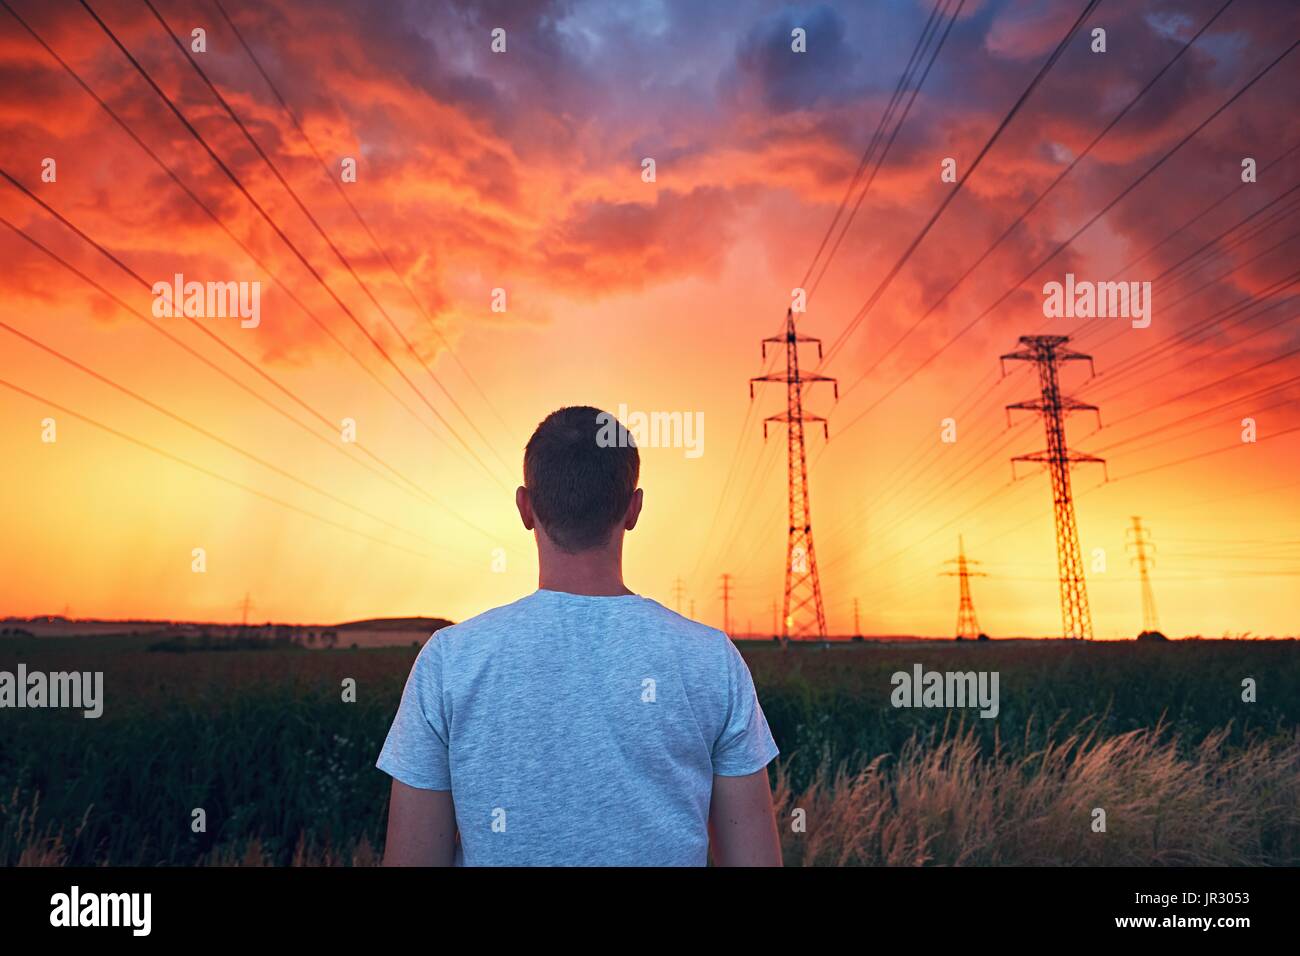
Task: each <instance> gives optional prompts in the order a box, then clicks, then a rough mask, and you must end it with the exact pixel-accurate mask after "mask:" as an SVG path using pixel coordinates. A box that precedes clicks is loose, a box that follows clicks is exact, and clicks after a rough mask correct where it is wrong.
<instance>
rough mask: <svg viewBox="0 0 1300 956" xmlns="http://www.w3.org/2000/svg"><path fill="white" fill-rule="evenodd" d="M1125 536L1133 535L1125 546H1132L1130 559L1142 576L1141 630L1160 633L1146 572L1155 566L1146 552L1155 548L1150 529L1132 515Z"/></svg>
mask: <svg viewBox="0 0 1300 956" xmlns="http://www.w3.org/2000/svg"><path fill="white" fill-rule="evenodd" d="M1124 531H1125V537H1127V536H1128V534H1129V533H1131V534H1132V535H1133V540H1132V541H1126V542H1125V547H1126V548H1132V549H1133V550H1134V552H1135V554H1134V555H1133V558H1132V559H1131V560H1132V561H1133V562H1134V563H1135V564H1137V566H1138V574H1139V575H1140V576H1141V578H1142V630H1143V631H1144V632H1146V633H1151V634H1158V633H1160V619H1159V618H1158V617H1157V616H1156V595H1155V592H1154V591H1152V590H1151V576H1150V575H1149V574H1148V573H1147V571H1148V569H1150V568H1152V567H1154V566H1155V563H1156V560H1155V558H1154V557H1152V556H1151V555H1149V554H1147V549H1148V548H1150V549H1151V550H1152V551H1154V550H1155V549H1156V546H1155V544H1154V543H1153V542H1152V541H1151V530H1150V529H1149V528H1144V527H1142V519H1141V518H1140V517H1139V516H1138V515H1133V527H1131V528H1125V529H1124Z"/></svg>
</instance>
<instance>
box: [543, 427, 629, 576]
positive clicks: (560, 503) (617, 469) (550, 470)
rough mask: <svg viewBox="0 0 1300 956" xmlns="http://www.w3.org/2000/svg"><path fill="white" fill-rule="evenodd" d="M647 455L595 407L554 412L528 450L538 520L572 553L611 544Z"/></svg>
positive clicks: (557, 545)
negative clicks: (642, 459) (612, 534)
mask: <svg viewBox="0 0 1300 956" xmlns="http://www.w3.org/2000/svg"><path fill="white" fill-rule="evenodd" d="M640 471H641V456H640V454H639V453H638V452H637V450H636V445H635V443H634V442H633V441H632V436H631V435H630V434H629V433H628V431H627V429H625V428H624V427H623V424H622V423H621V422H620V421H619V420H618V419H617V418H615V417H614V416H613V415H610V414H609V413H608V412H602V411H601V410H600V409H598V408H592V407H591V406H590V405H572V406H569V407H566V408H561V409H559V410H557V411H554V412H551V414H549V415H547V416H546V418H545V419H544V420H543V421H542V423H541V424H540V425H538V426H537V430H536V431H534V432H533V437H532V438H530V439H528V446H527V448H525V449H524V487H525V488H527V489H528V499H529V501H530V502H532V507H533V515H534V517H535V518H536V519H537V522H538V523H539V524H540V525H541V526H542V529H543V530H544V531H545V532H546V535H547V537H549V538H550V539H551V540H552V541H553V542H555V545H556V547H558V548H560V549H561V550H562V551H567V552H569V553H570V554H572V553H574V552H577V551H586V550H588V549H589V548H596V547H600V546H601V545H604V544H608V543H609V539H610V534H611V533H612V532H613V531H614V527H615V525H617V524H618V523H619V522H620V521H622V520H623V516H624V515H625V514H626V513H627V507H628V504H629V503H630V502H631V501H632V495H633V493H634V492H635V491H636V482H637V476H638V475H639V474H640Z"/></svg>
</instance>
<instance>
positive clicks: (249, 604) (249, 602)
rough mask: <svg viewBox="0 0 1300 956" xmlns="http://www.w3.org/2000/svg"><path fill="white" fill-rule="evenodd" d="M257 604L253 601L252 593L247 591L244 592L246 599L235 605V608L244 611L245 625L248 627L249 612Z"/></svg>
mask: <svg viewBox="0 0 1300 956" xmlns="http://www.w3.org/2000/svg"><path fill="white" fill-rule="evenodd" d="M256 606H257V605H256V604H254V603H253V598H252V595H250V594H249V593H248V592H247V591H245V592H244V599H243V600H242V601H240V602H239V603H238V604H236V605H235V609H236V610H239V611H242V612H243V622H244V627H248V612H249V611H251V610H252V609H253V608H255V607H256Z"/></svg>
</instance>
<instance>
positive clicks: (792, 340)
mask: <svg viewBox="0 0 1300 956" xmlns="http://www.w3.org/2000/svg"><path fill="white" fill-rule="evenodd" d="M800 342H815V343H816V344H817V358H818V359H820V358H821V355H822V343H821V340H820V339H814V338H810V337H809V336H806V335H799V334H798V332H796V331H795V327H794V312H793V311H792V310H789V309H787V310H786V313H785V334H784V335H779V336H773V337H771V338H766V339H763V360H764V361H766V360H767V346H768V344H769V343H772V344H784V345H785V372H784V373H777V372H773V373H772V374H770V375H760V376H757V377H756V378H751V379H750V380H749V397H750V398H751V399H753V397H754V383H755V382H784V383H785V386H786V409H785V412H784V413H782V414H780V415H770V416H768V417H767V418H765V419H763V440H764V441H766V440H767V424H768V422H784V423H785V425H786V452H787V455H786V457H787V469H786V471H787V485H788V489H789V499H790V507H789V515H790V522H789V534H788V535H787V538H786V548H785V607H784V614H783V615H782V618H781V636H782V637H784V638H789V637H791V636H794V637H816V638H825V637H826V608H825V605H824V604H823V603H822V586H821V580H820V579H819V578H818V576H817V552H816V550H815V549H814V547H813V530H812V511H811V509H810V507H809V502H808V459H807V455H806V454H805V452H804V425H805V423H807V422H821V423H822V434H823V435H825V437H826V438H828V439H829V438H830V432H829V430H828V428H827V424H826V419H825V418H823V417H822V416H820V415H809V414H806V413H805V412H804V410H803V387H804V385H806V384H809V383H812V382H830V383H832V385H834V387H835V398H836V399H838V398H839V397H840V386H839V383H838V382H837V381H836V380H835V379H833V378H830V377H828V376H826V375H818V374H816V373H810V372H803V373H800V371H799V343H800Z"/></svg>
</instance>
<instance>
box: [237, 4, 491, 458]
mask: <svg viewBox="0 0 1300 956" xmlns="http://www.w3.org/2000/svg"><path fill="white" fill-rule="evenodd" d="M212 2H213V4H214V5H215V6H216V8H217V10H218V11H219V12H220V13H221V16H222V19H224V20H225V21H226V24H227V25H228V26H229V27H230V29H231V32H233V33H234V34H235V38H236V39H237V40H238V41H239V45H240V46H241V47H243V48H244V52H245V53H247V54H248V58H249V60H250V61H252V63H253V66H254V67H256V68H257V72H258V73H259V74H261V76H262V79H263V80H265V81H266V85H267V86H268V87H269V88H270V90H271V93H272V94H273V95H274V96H275V98H276V100H277V101H279V103H280V106H281V107H282V108H283V109H284V112H285V115H287V116H288V117H289V119H290V121H291V122H292V123H293V125H294V128H295V129H296V130H297V131H298V132H299V134H300V135H301V136H302V138H303V141H304V142H305V143H306V144H307V147H308V148H309V149H310V150H311V152H312V155H313V156H315V157H316V161H317V162H318V163H319V164H320V167H321V171H322V172H324V173H325V178H326V179H328V180H329V181H330V182H331V183H332V184H333V185H334V188H335V190H337V191H338V194H339V196H340V197H342V199H343V201H344V202H345V203H347V206H348V209H350V210H351V211H352V215H353V216H355V217H356V220H357V222H358V223H360V224H361V228H362V229H364V230H365V232H366V235H367V236H369V237H370V241H371V243H372V244H373V245H374V247H375V250H376V251H377V252H378V253H379V254H380V256H382V257H383V259H384V262H385V263H386V264H387V265H388V268H389V269H390V270H391V271H392V273H393V276H394V278H396V279H397V281H398V282H399V283H401V286H402V288H403V289H405V290H406V294H407V295H408V296H409V297H410V299H411V302H412V303H414V305H415V307H416V308H417V309H419V310H420V314H421V315H423V316H424V319H425V321H426V322H428V323H429V327H430V328H431V329H432V330H433V332H434V334H435V335H437V336H438V339H439V341H441V342H442V344H443V345H444V346H445V347H446V349H447V354H448V355H450V356H451V358H452V360H453V361H454V362H455V363H456V365H457V366H458V367H459V368H460V370H461V372H462V373H463V374H464V375H465V378H466V379H468V380H469V382H470V384H471V385H473V386H474V390H475V391H477V392H478V394H479V397H480V398H482V399H483V403H484V405H486V406H487V408H488V410H489V411H490V412H491V413H492V414H493V416H494V417H495V418H496V420H497V421H498V422H499V423H500V425H501V427H502V428H503V429H505V431H506V433H507V434H509V433H510V427H509V426H508V425H506V423H505V419H504V418H502V417H501V413H500V412H498V411H497V409H496V407H495V406H494V405H493V404H492V400H491V399H490V398H488V395H487V392H485V391H484V390H483V388H482V387H481V386H480V385H479V383H478V381H477V380H476V379H475V378H474V375H473V373H472V372H470V370H469V367H468V366H466V365H465V363H464V362H462V361H461V359H460V356H459V355H457V354H456V351H455V350H454V349H453V348H452V347H451V343H450V342H449V341H447V338H446V336H444V335H443V334H442V330H441V329H439V328H438V326H437V323H435V322H434V320H433V316H431V315H430V314H429V311H428V309H426V308H425V306H424V303H423V302H422V301H421V300H420V298H419V297H418V296H417V295H416V294H415V291H414V290H413V289H412V288H411V286H410V284H409V283H408V282H407V281H406V277H405V276H404V275H402V273H401V271H400V270H399V269H398V268H397V265H396V264H395V263H394V262H393V260H392V257H391V256H389V254H388V251H387V250H386V249H385V248H384V247H383V245H381V244H380V242H379V239H378V238H377V237H376V236H375V233H374V230H372V229H371V228H370V224H369V223H368V222H366V220H365V218H364V217H363V216H362V215H361V211H360V210H359V209H357V207H356V206H355V205H354V204H353V202H352V199H351V197H349V196H348V194H347V190H345V189H344V188H343V186H342V185H341V184H340V183H339V181H338V179H336V178H335V177H334V176H333V174H331V172H330V170H329V167H327V166H326V165H325V160H324V159H322V158H321V155H320V152H319V151H318V150H317V149H316V144H315V143H313V142H312V139H311V137H310V136H309V135H307V130H306V129H305V128H304V127H303V125H302V123H300V122H299V120H298V117H297V115H296V114H295V113H294V111H293V110H292V109H290V107H289V104H288V102H287V101H286V100H285V98H284V96H283V95H282V94H281V93H280V90H279V88H278V87H277V86H276V84H275V82H274V81H272V79H271V77H270V75H269V74H268V73H267V71H266V69H265V68H264V67H263V66H262V62H261V60H259V59H258V58H257V55H256V54H255V53H254V52H253V48H252V47H251V46H249V44H248V43H247V42H246V41H245V40H244V35H243V33H242V32H240V29H239V27H237V26H235V23H234V21H233V20H231V18H230V15H229V14H228V13H227V12H226V8H225V7H224V6H222V4H221V0H212Z"/></svg>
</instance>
